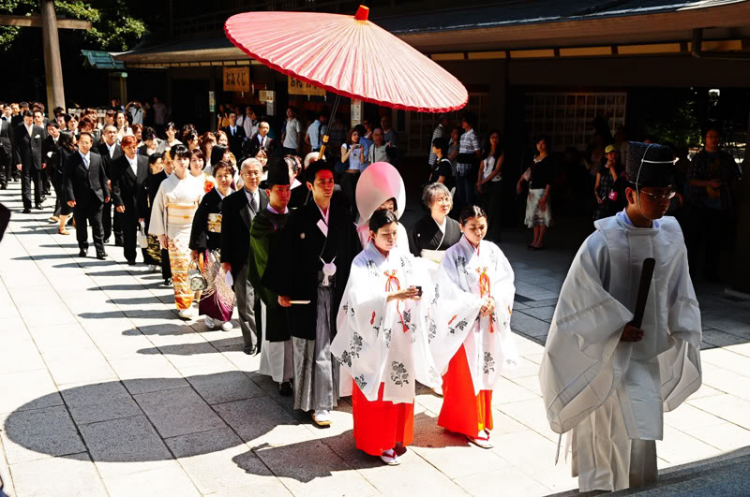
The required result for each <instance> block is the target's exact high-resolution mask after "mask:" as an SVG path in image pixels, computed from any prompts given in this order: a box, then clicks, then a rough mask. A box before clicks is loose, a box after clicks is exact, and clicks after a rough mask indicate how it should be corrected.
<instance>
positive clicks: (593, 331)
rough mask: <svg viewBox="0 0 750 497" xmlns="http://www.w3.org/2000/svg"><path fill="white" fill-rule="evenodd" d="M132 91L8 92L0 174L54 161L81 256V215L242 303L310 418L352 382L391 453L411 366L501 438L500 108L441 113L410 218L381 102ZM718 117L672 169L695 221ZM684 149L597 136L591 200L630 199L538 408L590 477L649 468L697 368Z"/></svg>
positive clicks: (716, 155) (357, 418)
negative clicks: (47, 110)
mask: <svg viewBox="0 0 750 497" xmlns="http://www.w3.org/2000/svg"><path fill="white" fill-rule="evenodd" d="M133 109H135V110H136V111H140V112H141V113H142V112H143V110H142V107H138V108H136V107H135V106H134V105H130V104H129V105H128V106H127V109H125V108H123V109H121V110H114V109H113V110H110V111H107V113H106V114H105V118H104V122H103V123H101V124H100V123H98V121H97V120H95V119H94V114H95V112H89V111H86V112H84V113H83V117H82V118H80V120H75V124H74V125H70V123H71V122H73V121H74V119H73V118H72V117H71V116H69V115H67V114H65V113H64V112H62V109H60V110H59V113H58V112H57V111H56V112H55V115H54V118H50V119H49V120H46V119H45V117H44V116H45V114H44V108H43V107H42V106H41V105H38V104H34V105H16V104H11V105H4V106H3V107H2V111H3V118H2V121H1V122H2V125H1V127H0V144H2V145H3V146H2V150H3V156H2V159H3V160H2V165H3V166H4V167H3V171H4V174H3V176H2V179H3V187H5V185H6V184H7V182H8V181H11V180H13V178H14V175H16V176H17V175H18V174H20V175H21V179H22V182H23V191H22V196H23V202H24V212H30V209H31V207H32V203H33V205H34V206H35V207H37V208H41V207H42V203H43V202H44V200H45V197H46V195H49V194H50V188H49V186H48V184H51V186H52V188H54V190H55V193H56V205H55V212H54V216H53V217H52V220H53V221H54V222H56V223H59V233H60V234H61V235H66V234H68V230H67V228H68V222H67V220H68V217H69V216H70V214H71V213H72V220H73V222H74V225H75V230H76V238H77V240H78V245H79V248H80V253H79V256H81V257H85V256H86V255H87V251H88V242H89V235H88V229H87V225H88V224H90V225H91V228H92V230H91V231H92V236H93V244H94V246H95V249H96V257H97V258H99V259H104V258H106V257H107V254H106V252H105V245H106V244H107V243H108V242H109V238H110V237H111V236H112V234H114V237H115V242H114V243H115V245H116V246H122V248H123V256H124V258H125V260H126V261H127V263H128V264H130V265H135V264H136V263H137V258H138V252H139V250H138V248H140V253H141V254H142V258H143V261H144V263H145V264H148V266H149V271H161V274H162V277H163V278H164V283H165V284H166V285H170V286H172V287H173V289H174V302H175V305H176V307H177V309H178V311H179V317H180V318H181V319H184V320H192V319H194V318H195V317H196V316H195V312H196V311H195V306H194V303H196V302H197V312H198V314H199V315H202V316H205V324H206V326H207V327H208V328H210V329H215V328H220V329H222V330H225V331H226V330H231V329H232V328H233V324H232V315H233V312H234V307H237V314H238V316H239V318H238V321H239V326H240V328H241V331H242V336H243V339H244V352H245V353H246V354H249V355H254V354H261V363H260V373H261V374H264V375H268V376H270V377H271V378H273V380H274V381H275V382H277V383H278V385H279V392H280V393H281V394H282V395H287V396H293V397H294V408H295V409H300V410H303V411H307V412H309V413H310V415H311V417H312V420H313V421H314V423H315V424H317V425H319V426H328V425H330V424H331V415H330V411H331V410H332V409H334V408H335V407H336V405H337V402H338V400H339V399H340V398H341V397H343V396H349V395H350V396H351V397H352V403H353V406H354V413H353V416H354V438H355V442H356V446H357V447H358V448H359V449H361V450H363V451H364V452H366V453H368V454H371V455H374V456H378V457H380V458H381V459H382V460H383V462H385V463H386V464H389V465H396V464H399V463H400V458H401V457H403V455H404V453H405V452H406V446H407V445H409V443H410V442H411V441H412V439H413V431H414V430H413V419H414V410H413V405H414V404H413V403H414V397H415V394H416V390H415V385H416V382H420V383H422V384H424V385H427V386H429V387H432V388H434V389H435V391H436V392H437V393H438V394H441V395H442V396H443V405H442V409H441V412H440V416H439V418H438V424H439V425H440V426H443V427H445V428H446V429H447V430H450V431H452V432H456V433H460V434H463V435H465V436H466V437H467V439H468V440H469V441H470V442H471V443H473V444H475V445H477V446H479V447H482V448H490V447H492V441H491V431H492V429H493V417H492V408H491V406H492V390H493V387H494V384H495V380H496V379H497V377H498V375H500V374H501V373H502V372H503V371H504V370H505V368H509V367H512V366H513V365H514V364H515V363H516V355H517V353H516V350H515V343H514V338H513V335H512V333H511V332H510V319H511V314H512V309H513V305H514V296H515V287H514V273H513V269H512V267H511V264H510V263H509V262H508V260H507V259H506V257H505V255H504V254H503V252H502V250H501V249H500V248H499V247H498V245H497V243H495V242H499V240H500V228H501V205H502V204H501V202H500V199H499V197H500V184H501V182H502V181H503V180H506V181H507V178H504V177H503V165H504V161H505V154H504V150H503V146H502V143H501V135H500V133H499V132H497V131H494V130H492V131H490V132H489V133H488V135H487V140H486V146H485V147H482V146H481V141H480V137H479V136H478V133H477V131H476V130H475V126H476V118H475V116H474V115H472V114H471V113H466V114H465V115H463V116H462V118H461V121H460V128H451V127H450V122H449V119H448V117H447V116H440V118H439V125H438V127H437V128H436V129H435V132H434V134H433V139H432V143H431V145H432V147H431V150H430V152H431V154H430V158H429V165H430V175H429V178H426V179H428V181H427V182H426V184H425V185H424V188H423V190H422V201H423V203H424V206H425V208H426V211H425V214H424V216H423V217H422V218H421V219H420V220H418V221H417V222H416V223H415V224H414V225H413V226H410V227H408V228H407V227H404V226H402V225H401V223H400V222H399V220H400V218H401V216H402V214H403V212H404V209H405V207H406V189H405V187H404V182H403V180H402V178H401V176H400V174H399V172H398V170H397V169H396V168H395V167H394V166H393V165H392V163H393V162H395V161H396V160H397V158H398V156H399V149H398V140H397V135H396V133H395V131H394V130H393V129H392V128H391V126H390V123H389V122H388V119H387V118H383V119H382V120H381V122H380V125H376V126H372V125H371V124H370V123H369V122H367V121H366V122H363V123H362V124H361V125H357V126H355V127H354V129H352V130H351V131H350V132H347V131H346V129H345V128H344V127H343V126H342V125H341V122H340V121H339V122H336V123H334V124H333V126H331V129H330V130H328V129H326V128H327V126H328V123H327V119H326V116H325V115H323V114H322V113H321V115H319V116H318V117H317V119H316V120H315V121H314V122H313V123H312V124H311V125H310V126H308V128H307V130H305V131H304V132H303V130H302V127H301V125H300V123H299V121H298V119H297V111H296V110H295V109H294V108H292V107H290V108H288V109H287V111H286V116H287V119H286V121H285V123H284V125H283V126H282V128H281V130H280V131H281V132H280V133H278V131H279V130H276V133H273V134H274V135H275V136H278V138H275V137H272V136H270V135H271V132H272V130H271V125H270V124H269V123H268V122H267V121H265V120H263V119H256V116H255V114H254V113H253V111H252V109H251V108H247V109H245V112H243V113H242V115H239V116H238V113H237V111H235V110H232V109H229V110H226V109H221V112H220V113H219V121H218V122H217V125H219V130H218V131H216V132H211V131H205V132H199V131H198V130H196V129H195V127H194V126H193V125H190V124H185V125H183V126H182V127H178V126H176V125H175V124H174V123H171V122H164V123H163V128H162V130H158V131H157V129H155V128H153V127H150V126H146V127H144V126H143V124H142V122H135V119H134V118H133V112H131V111H133ZM141 115H142V114H141ZM334 128H338V129H337V130H336V133H337V136H336V138H335V139H334ZM6 130H7V135H6ZM160 133H163V134H160ZM712 133H714V132H713V131H709V132H708V134H707V135H706V148H705V150H704V151H703V152H701V154H702V155H701V154H699V155H698V156H696V157H695V158H694V159H693V162H692V163H691V165H690V167H688V169H687V172H686V175H685V178H687V179H686V181H687V183H689V185H690V186H691V189H690V195H691V197H692V198H693V199H694V203H695V204H696V205H698V204H699V205H700V206H701V209H704V210H702V211H701V212H702V214H701V216H703V217H702V218H701V219H702V220H703V222H704V223H712V222H714V221H715V219H717V218H716V216H718V214H716V213H717V212H718V213H721V212H723V210H724V209H727V208H729V206H731V199H732V197H731V194H730V193H729V192H730V185H731V182H732V181H735V180H736V179H737V178H738V177H739V176H738V175H739V173H738V171H736V170H735V168H736V166H735V165H734V163H733V162H732V164H729V163H728V162H727V159H726V157H725V155H722V153H721V152H720V151H718V139H716V138H715V137H714V135H713V134H712ZM5 136H8V138H9V143H10V148H9V149H6V147H5V141H2V140H4V137H5ZM324 136H328V137H329V140H328V152H327V153H326V154H324V155H321V154H320V149H321V147H322V146H323V144H324V143H325V141H324V139H323V137H324ZM305 145H306V146H305ZM535 145H536V150H537V153H536V154H535V156H534V158H533V161H531V162H530V164H529V165H528V167H527V168H525V171H524V172H523V174H522V175H521V177H520V178H519V179H518V182H517V189H518V191H519V192H520V191H522V189H523V188H524V185H526V186H527V187H528V197H527V209H526V214H525V223H526V225H527V226H528V227H529V228H532V229H533V232H534V237H533V241H532V243H531V244H530V245H529V249H530V250H540V249H542V248H544V246H545V234H546V231H547V228H548V227H549V226H550V223H551V219H552V217H551V207H550V204H551V199H552V197H551V190H552V188H554V176H555V168H554V165H553V158H552V153H551V144H550V141H549V139H548V138H545V137H540V138H539V139H538V140H536V144H535ZM307 147H309V149H310V150H311V151H310V152H309V153H307V154H305V155H304V156H303V154H302V153H303V151H306V149H307ZM733 166H734V167H733ZM675 172H676V169H675V167H674V154H673V152H672V150H671V149H670V148H669V147H666V146H661V145H658V144H655V143H638V142H628V143H627V144H624V145H622V146H620V147H619V148H616V147H615V146H614V145H610V146H607V147H605V148H604V150H603V154H602V156H601V164H600V165H599V166H597V170H596V171H595V178H596V181H595V186H594V192H591V193H593V196H592V197H593V199H592V200H596V202H597V204H598V205H599V206H601V205H602V204H604V203H605V202H612V203H613V204H612V205H618V206H619V207H618V208H617V210H608V209H605V208H600V209H597V213H598V217H600V219H599V220H598V221H597V222H596V224H595V226H596V231H595V233H594V234H593V235H591V236H590V237H589V238H588V239H587V240H586V241H585V242H584V245H583V246H582V247H581V250H580V251H579V253H578V255H577V256H576V259H575V261H574V263H573V267H572V269H571V272H570V274H569V275H568V278H567V279H566V282H565V284H564V285H563V288H562V291H561V296H560V305H559V306H558V309H557V312H556V316H555V318H554V319H553V325H552V329H551V331H550V335H549V339H548V341H547V345H546V350H545V355H544V358H543V363H542V371H541V374H540V378H541V381H542V391H543V393H544V399H545V404H546V406H547V407H548V412H547V415H548V418H549V421H550V425H551V426H552V428H553V429H554V430H555V431H557V432H559V433H561V434H562V433H566V432H569V431H571V430H572V433H573V435H572V437H573V440H574V442H573V451H574V453H576V454H577V458H574V460H576V461H577V466H576V468H574V471H575V472H576V474H578V475H580V482H581V489H582V490H595V489H598V490H617V489H621V488H626V487H627V486H629V485H639V484H642V483H644V482H647V481H651V480H652V479H653V478H654V477H655V474H656V473H655V472H656V456H655V450H656V449H655V445H654V443H653V441H654V440H657V439H661V437H662V428H663V419H662V418H663V406H666V408H667V409H674V408H675V407H677V406H678V405H679V404H680V403H681V402H682V401H683V400H684V399H685V398H687V396H688V395H689V394H690V393H692V392H694V391H695V390H696V389H697V388H698V386H700V357H699V351H700V334H701V327H700V313H699V311H698V306H697V301H696V297H695V293H694V291H693V288H692V283H691V279H690V276H689V274H688V270H687V268H688V264H687V254H688V252H687V250H686V249H685V244H684V243H683V238H682V231H681V229H680V225H679V224H678V223H677V222H676V221H674V219H673V218H671V217H664V215H665V214H666V213H667V212H668V210H669V209H670V208H671V207H672V206H673V201H674V199H675V197H677V194H678V183H677V180H676V179H675V177H676V175H675ZM618 182H619V184H620V185H621V186H622V188H620V189H619V190H618V188H619V186H618ZM32 185H33V187H34V198H33V202H32V197H31V187H32ZM613 192H618V194H617V195H613ZM620 207H621V208H620ZM605 214H609V215H605ZM649 257H654V258H656V259H657V261H658V262H657V268H656V270H655V271H656V272H655V276H654V282H655V283H654V286H653V288H652V290H651V293H649V294H648V295H650V297H649V298H648V300H647V301H646V300H644V301H645V302H647V306H646V312H645V315H644V317H643V319H642V324H641V322H640V321H637V320H636V319H635V315H636V314H637V311H636V302H637V301H639V300H640V299H637V298H636V297H637V293H638V292H637V291H638V286H637V282H638V275H639V273H640V270H641V267H642V265H643V260H644V258H649ZM667 373H669V374H667ZM659 385H661V388H659ZM613 419H614V420H616V421H617V422H612V424H611V425H610V421H612V420H613ZM602 420H605V421H602ZM605 424H606V425H607V429H606V430H604V429H602V426H604V425H605ZM602 451H609V452H613V453H616V454H617V455H616V456H614V455H608V456H607V457H606V458H604V459H602V458H601V457H599V456H600V454H601V453H602ZM609 452H608V453H609Z"/></svg>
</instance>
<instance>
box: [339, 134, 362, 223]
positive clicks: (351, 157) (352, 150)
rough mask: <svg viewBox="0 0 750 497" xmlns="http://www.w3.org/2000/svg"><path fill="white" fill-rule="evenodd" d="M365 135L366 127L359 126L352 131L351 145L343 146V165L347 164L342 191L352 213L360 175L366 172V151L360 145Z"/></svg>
mask: <svg viewBox="0 0 750 497" xmlns="http://www.w3.org/2000/svg"><path fill="white" fill-rule="evenodd" d="M364 134H365V130H364V126H362V125H361V124H358V125H357V126H355V127H354V129H353V130H352V134H351V138H350V139H349V143H348V144H347V143H344V144H343V145H341V163H342V164H345V168H346V169H345V170H344V175H343V177H342V178H341V189H342V190H343V191H344V196H345V197H346V201H347V202H348V203H349V207H350V208H351V209H352V212H354V211H355V208H356V202H355V198H354V197H355V193H356V191H357V182H358V181H359V175H360V174H361V173H362V171H364V170H365V168H366V167H367V164H366V162H365V156H366V154H365V150H364V147H363V146H362V143H360V138H361V137H362V136H363V135H364Z"/></svg>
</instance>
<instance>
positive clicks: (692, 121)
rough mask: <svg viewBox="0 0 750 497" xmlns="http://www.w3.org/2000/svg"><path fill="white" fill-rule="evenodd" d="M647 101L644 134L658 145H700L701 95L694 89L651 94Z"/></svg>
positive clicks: (677, 89) (675, 89)
mask: <svg viewBox="0 0 750 497" xmlns="http://www.w3.org/2000/svg"><path fill="white" fill-rule="evenodd" d="M653 96H654V98H649V99H648V104H647V109H648V110H647V111H646V116H645V117H646V119H645V120H644V122H645V123H646V126H645V131H646V134H648V135H652V136H655V137H657V139H658V140H660V141H661V142H670V143H674V144H675V145H696V144H699V143H701V125H700V121H699V117H700V115H701V111H700V110H701V109H700V101H701V100H700V95H699V92H698V90H696V89H693V88H672V89H670V90H669V91H668V92H667V91H662V92H654V95H653Z"/></svg>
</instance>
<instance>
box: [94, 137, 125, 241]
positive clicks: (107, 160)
mask: <svg viewBox="0 0 750 497" xmlns="http://www.w3.org/2000/svg"><path fill="white" fill-rule="evenodd" d="M103 135H104V137H103V140H102V142H101V143H100V144H98V145H97V146H96V147H94V148H93V149H92V152H94V153H96V154H99V155H101V157H102V164H103V165H104V173H105V174H106V175H107V178H110V177H111V176H112V171H111V169H112V163H113V162H114V161H115V160H116V159H117V158H119V157H120V156H121V155H122V148H121V147H120V145H119V144H118V143H117V128H116V127H114V126H112V125H107V126H105V127H104V131H103ZM91 137H92V138H95V137H94V135H93V134H92V135H91ZM109 188H110V190H111V189H112V185H110V186H109ZM120 217H121V214H120V213H119V212H115V222H114V232H115V245H117V246H118V247H122V246H123V243H122V227H121V226H120ZM112 228H113V226H112V204H111V203H107V204H105V205H104V208H103V209H102V229H103V230H104V243H108V242H109V237H110V236H111V235H112V231H113V229H112Z"/></svg>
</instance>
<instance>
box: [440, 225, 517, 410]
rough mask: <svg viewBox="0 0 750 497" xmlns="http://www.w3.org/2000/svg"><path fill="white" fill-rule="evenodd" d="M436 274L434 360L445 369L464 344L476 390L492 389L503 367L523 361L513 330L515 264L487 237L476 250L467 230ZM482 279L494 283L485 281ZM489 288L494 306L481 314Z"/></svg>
mask: <svg viewBox="0 0 750 497" xmlns="http://www.w3.org/2000/svg"><path fill="white" fill-rule="evenodd" d="M485 277H486V278H488V280H484V278H485ZM436 278H437V283H436V284H435V289H434V292H433V295H432V302H431V306H430V307H431V316H430V317H428V321H430V322H429V333H428V338H429V340H430V349H431V350H432V356H433V358H434V360H435V366H436V367H437V368H438V371H439V372H440V374H441V375H443V374H445V372H446V371H447V370H448V363H450V361H451V359H452V358H453V356H454V355H456V352H458V350H459V349H460V348H461V345H463V346H464V349H465V350H466V358H467V360H468V363H469V369H470V370H471V377H472V380H473V383H474V393H475V394H476V395H478V394H479V392H480V391H481V390H492V389H493V388H494V385H495V380H497V377H498V375H499V374H500V373H501V372H502V371H503V369H504V368H506V367H507V366H513V365H515V364H517V362H518V351H517V349H516V343H515V340H514V338H513V334H512V332H511V331H510V315H511V312H512V309H513V299H514V297H515V293H516V288H515V286H514V284H513V281H514V277H513V269H512V268H511V267H510V263H509V262H508V259H507V258H506V257H505V254H503V252H502V250H500V248H499V247H498V246H497V245H495V244H494V243H492V242H487V241H482V242H480V244H479V249H478V250H475V249H474V247H472V246H471V244H470V243H469V242H468V240H466V237H465V236H462V237H461V240H460V241H459V242H458V243H457V244H455V245H454V246H452V247H451V248H449V249H448V250H447V251H446V252H445V256H444V257H443V261H442V262H441V263H440V268H439V269H438V273H437V276H436ZM482 280H484V281H487V282H488V283H489V284H488V285H481V286H480V283H481V282H482ZM483 287H484V288H483ZM483 292H485V293H484V294H483ZM486 292H489V295H491V296H492V297H493V298H494V300H495V312H494V313H492V315H490V316H486V317H482V316H480V315H479V311H480V309H481V308H482V302H483V300H484V299H483V297H484V296H486V295H487V293H486Z"/></svg>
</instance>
